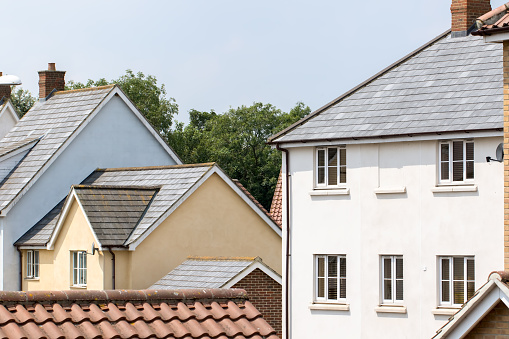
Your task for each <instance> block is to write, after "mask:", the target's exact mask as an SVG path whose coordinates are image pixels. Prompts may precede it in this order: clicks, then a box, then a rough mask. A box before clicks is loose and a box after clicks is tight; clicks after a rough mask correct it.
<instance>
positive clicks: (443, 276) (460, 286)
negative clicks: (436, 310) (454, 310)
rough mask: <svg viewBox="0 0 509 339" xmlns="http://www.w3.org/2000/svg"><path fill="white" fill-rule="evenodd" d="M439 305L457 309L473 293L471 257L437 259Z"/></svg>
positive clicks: (472, 260)
mask: <svg viewBox="0 0 509 339" xmlns="http://www.w3.org/2000/svg"><path fill="white" fill-rule="evenodd" d="M439 270H440V272H439V273H440V305H441V306H454V307H459V306H461V305H462V304H463V303H465V302H466V301H467V300H468V299H470V298H471V297H472V296H473V295H474V292H475V261H474V258H473V257H439Z"/></svg>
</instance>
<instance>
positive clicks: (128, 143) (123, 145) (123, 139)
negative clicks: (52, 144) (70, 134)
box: [1, 96, 175, 290]
mask: <svg viewBox="0 0 509 339" xmlns="http://www.w3.org/2000/svg"><path fill="white" fill-rule="evenodd" d="M156 165H175V161H174V160H173V159H172V158H171V156H170V155H169V154H168V153H167V152H166V151H165V150H164V148H163V147H162V146H161V144H159V143H158V142H157V140H156V139H155V138H154V137H153V136H152V135H151V134H150V132H149V131H148V130H147V129H146V128H145V126H144V125H143V124H142V123H141V122H140V121H139V119H138V118H137V117H136V116H135V115H134V114H133V113H132V112H131V111H130V110H129V108H128V107H127V106H126V105H125V103H124V102H123V101H122V100H121V99H120V98H119V97H117V96H115V97H113V98H112V99H111V100H110V102H108V103H107V104H106V105H105V106H104V108H102V109H101V111H100V112H98V114H97V115H96V116H95V117H94V119H93V120H92V121H91V122H90V123H89V124H88V125H87V126H86V127H85V129H84V130H83V131H82V132H81V133H80V134H79V135H78V136H77V137H76V138H75V139H74V140H73V142H72V143H71V144H70V145H69V147H67V149H66V150H65V151H64V152H63V153H62V154H61V155H60V156H59V157H58V158H57V160H56V161H55V162H54V163H53V164H52V165H51V166H50V168H49V169H48V170H47V171H46V172H45V173H44V174H43V175H42V176H41V177H40V178H39V180H38V181H37V182H36V183H35V184H34V185H33V186H32V187H31V188H30V189H29V190H28V192H27V193H26V194H25V195H24V196H23V197H22V199H21V200H20V201H18V202H17V204H16V205H15V206H14V207H13V208H12V209H11V210H10V211H9V213H8V214H7V216H5V217H4V219H5V220H4V239H3V241H4V258H3V265H4V270H3V271H4V281H3V282H4V284H3V288H1V289H4V290H15V289H18V288H19V286H18V285H19V254H18V252H17V251H16V248H15V247H14V246H13V243H14V242H15V241H16V240H17V239H18V238H19V237H20V236H21V235H23V234H24V233H25V232H26V231H27V230H28V229H29V228H30V227H32V226H33V225H34V224H35V223H36V222H37V221H39V220H40V219H41V218H42V217H43V216H44V215H45V214H46V213H48V212H49V211H50V210H51V209H52V208H53V207H54V206H55V205H56V204H57V203H58V202H59V201H60V200H62V199H63V198H65V196H66V195H67V194H68V193H69V190H70V188H71V185H74V184H79V183H81V182H82V181H83V180H84V179H85V178H86V177H88V176H89V175H90V174H91V173H92V172H93V171H94V170H95V169H96V168H107V167H127V166H129V167H130V166H156Z"/></svg>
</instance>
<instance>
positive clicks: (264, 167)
mask: <svg viewBox="0 0 509 339" xmlns="http://www.w3.org/2000/svg"><path fill="white" fill-rule="evenodd" d="M310 111H311V110H310V108H309V107H307V106H305V105H304V104H303V103H298V104H297V105H296V106H295V107H294V108H293V109H292V110H291V111H290V112H289V113H284V112H281V110H279V109H277V108H276V107H274V106H273V105H271V104H262V103H259V102H257V103H254V104H253V105H251V106H249V107H246V106H241V107H238V108H235V109H234V108H232V109H230V110H229V111H228V112H226V113H224V114H220V115H219V114H216V113H215V112H214V111H211V112H199V111H196V110H192V111H190V122H189V124H188V125H187V126H185V127H184V125H183V124H182V123H178V124H177V125H176V127H175V128H174V129H173V131H171V132H170V133H169V134H168V141H169V143H170V145H171V146H172V147H173V148H174V150H175V151H176V152H177V153H178V154H179V155H180V156H181V157H182V159H183V161H184V162H185V163H200V162H209V161H214V162H217V163H218V164H219V166H221V168H222V169H223V170H225V172H226V173H227V174H228V175H229V176H230V177H232V178H235V179H238V180H239V181H240V182H241V183H242V185H244V186H245V187H246V188H247V189H248V191H249V192H250V193H251V194H252V195H253V196H254V197H255V198H256V199H257V200H258V201H259V202H260V203H261V204H262V205H263V206H264V207H265V208H267V209H268V208H269V207H270V203H271V201H272V195H273V193H274V189H275V186H276V183H277V177H278V174H279V170H280V168H281V154H280V152H278V151H277V150H275V149H272V148H271V147H270V146H269V145H267V144H266V140H267V138H268V137H269V136H271V135H273V134H275V133H276V132H278V131H280V130H282V129H284V128H285V127H287V126H289V125H290V124H292V123H294V122H295V121H297V120H299V119H301V118H302V117H304V116H305V115H307V114H309V113H310Z"/></svg>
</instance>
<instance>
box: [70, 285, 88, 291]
mask: <svg viewBox="0 0 509 339" xmlns="http://www.w3.org/2000/svg"><path fill="white" fill-rule="evenodd" d="M70 289H71V290H86V289H87V286H77V285H72V286H71V287H70Z"/></svg>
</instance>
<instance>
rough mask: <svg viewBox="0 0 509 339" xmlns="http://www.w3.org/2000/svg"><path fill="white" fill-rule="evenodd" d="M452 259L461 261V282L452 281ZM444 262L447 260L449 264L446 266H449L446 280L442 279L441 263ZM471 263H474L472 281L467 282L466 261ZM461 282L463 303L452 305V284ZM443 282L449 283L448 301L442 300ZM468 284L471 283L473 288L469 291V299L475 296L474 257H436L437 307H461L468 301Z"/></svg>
mask: <svg viewBox="0 0 509 339" xmlns="http://www.w3.org/2000/svg"><path fill="white" fill-rule="evenodd" d="M454 259H463V279H461V280H458V279H454ZM444 260H449V262H448V263H447V265H449V278H448V279H446V278H444V277H442V272H443V271H442V266H443V261H444ZM470 260H471V261H473V263H474V279H471V280H468V275H467V268H468V261H470ZM461 281H462V282H463V292H464V295H463V303H461V304H460V303H454V285H455V284H454V283H455V282H461ZM444 282H448V283H449V287H448V290H449V291H448V292H449V301H447V300H443V297H444V294H443V290H444V288H443V287H444V286H443V283H444ZM469 283H473V285H474V286H473V288H472V289H471V291H472V292H471V293H472V295H470V298H471V297H472V296H473V295H474V294H475V257H473V256H440V257H438V291H439V292H438V293H439V295H438V302H439V306H448V307H461V305H463V304H464V303H465V302H467V300H468V299H469V296H468V284H469Z"/></svg>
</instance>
